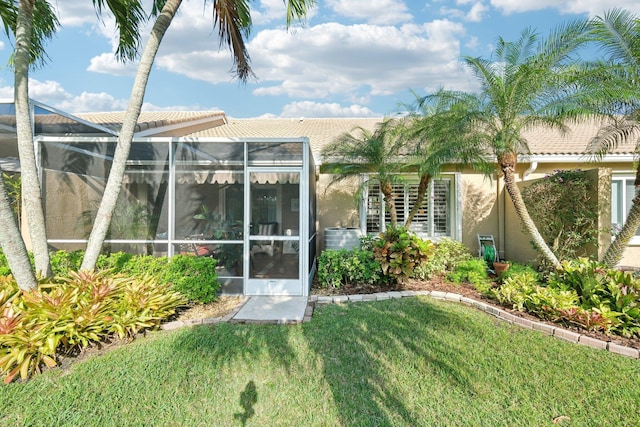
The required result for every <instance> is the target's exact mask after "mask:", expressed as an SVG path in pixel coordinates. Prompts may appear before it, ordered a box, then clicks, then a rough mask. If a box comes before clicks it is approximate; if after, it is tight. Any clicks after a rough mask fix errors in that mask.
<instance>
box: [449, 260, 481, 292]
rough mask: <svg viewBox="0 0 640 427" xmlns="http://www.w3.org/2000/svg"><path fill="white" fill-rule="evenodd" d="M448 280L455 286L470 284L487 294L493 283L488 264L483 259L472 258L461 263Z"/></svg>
mask: <svg viewBox="0 0 640 427" xmlns="http://www.w3.org/2000/svg"><path fill="white" fill-rule="evenodd" d="M447 279H448V280H450V281H452V282H453V283H455V284H461V283H465V282H466V283H470V284H472V285H473V287H475V288H476V289H477V290H478V291H479V292H482V293H487V292H489V289H490V288H491V281H490V280H489V275H488V274H487V264H486V263H485V261H484V260H483V259H481V258H471V259H468V260H466V261H461V262H459V263H458V265H457V266H456V267H455V268H454V269H453V271H452V272H451V273H449V274H448V275H447Z"/></svg>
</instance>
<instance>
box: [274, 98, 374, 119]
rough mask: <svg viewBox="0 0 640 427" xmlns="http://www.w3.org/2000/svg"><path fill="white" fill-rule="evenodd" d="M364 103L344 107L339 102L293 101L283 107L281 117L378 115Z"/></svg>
mask: <svg viewBox="0 0 640 427" xmlns="http://www.w3.org/2000/svg"><path fill="white" fill-rule="evenodd" d="M378 116H381V114H377V113H374V112H373V111H371V110H370V109H369V108H367V107H364V106H362V105H356V104H353V105H350V106H348V107H343V106H342V105H340V104H338V103H334V102H332V103H318V102H312V101H300V102H292V103H290V104H287V105H285V106H284V107H283V109H282V113H281V114H280V117H378Z"/></svg>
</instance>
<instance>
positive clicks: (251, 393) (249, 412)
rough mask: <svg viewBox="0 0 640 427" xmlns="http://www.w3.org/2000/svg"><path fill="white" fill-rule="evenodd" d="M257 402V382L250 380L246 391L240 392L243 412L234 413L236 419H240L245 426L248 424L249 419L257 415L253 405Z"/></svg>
mask: <svg viewBox="0 0 640 427" xmlns="http://www.w3.org/2000/svg"><path fill="white" fill-rule="evenodd" d="M256 403H258V391H257V389H256V384H255V383H254V382H253V381H249V382H248V383H247V386H246V387H245V388H244V391H243V392H242V393H240V406H242V409H243V412H240V413H236V414H234V415H233V417H234V418H235V419H237V420H240V423H242V426H243V427H244V426H246V425H247V421H248V420H249V419H250V418H251V417H253V416H254V415H255V413H256V411H255V409H253V407H254V405H255V404H256Z"/></svg>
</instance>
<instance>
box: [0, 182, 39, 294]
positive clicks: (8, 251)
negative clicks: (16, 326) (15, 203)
mask: <svg viewBox="0 0 640 427" xmlns="http://www.w3.org/2000/svg"><path fill="white" fill-rule="evenodd" d="M0 246H2V250H3V251H4V255H5V256H6V257H7V262H8V263H9V268H10V269H11V273H12V274H13V277H14V279H16V283H17V284H18V287H19V288H20V289H22V290H25V291H28V290H34V289H36V288H37V287H38V283H37V281H36V277H35V276H34V275H33V270H31V263H30V262H29V256H28V255H27V248H26V246H25V245H24V240H23V239H22V235H21V234H20V229H19V228H18V222H17V221H16V216H15V215H14V214H13V209H11V202H10V201H9V195H8V194H7V190H6V187H5V185H4V179H2V177H1V176H0Z"/></svg>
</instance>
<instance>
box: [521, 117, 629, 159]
mask: <svg viewBox="0 0 640 427" xmlns="http://www.w3.org/2000/svg"><path fill="white" fill-rule="evenodd" d="M604 124H605V123H604V122H603V121H600V120H585V121H583V122H580V123H575V124H572V125H570V126H569V127H570V129H571V130H570V131H569V132H568V133H565V134H563V133H561V132H560V131H558V130H553V129H549V128H545V127H537V128H534V129H530V130H526V131H524V132H523V136H524V137H525V139H526V140H527V143H528V144H529V150H530V151H531V154H533V155H581V154H584V153H585V151H586V150H587V147H588V145H589V142H590V141H591V139H592V138H593V137H595V136H596V135H597V133H598V130H599V129H600V128H601V127H602V126H604ZM638 136H640V135H637V134H636V137H635V138H629V139H628V140H627V141H626V142H625V143H623V144H619V145H618V147H617V148H616V149H615V150H613V151H612V153H614V154H632V153H633V152H634V149H635V146H636V142H637V137H638Z"/></svg>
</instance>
